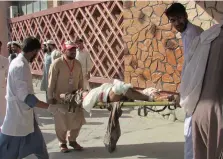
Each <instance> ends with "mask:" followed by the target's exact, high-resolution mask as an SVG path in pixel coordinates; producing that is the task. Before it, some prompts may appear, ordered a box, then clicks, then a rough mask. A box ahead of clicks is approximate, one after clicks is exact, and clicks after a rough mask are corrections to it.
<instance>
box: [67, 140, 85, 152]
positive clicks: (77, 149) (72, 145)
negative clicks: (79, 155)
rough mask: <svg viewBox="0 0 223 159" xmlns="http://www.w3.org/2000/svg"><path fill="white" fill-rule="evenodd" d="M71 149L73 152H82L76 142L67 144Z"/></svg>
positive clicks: (81, 148)
mask: <svg viewBox="0 0 223 159" xmlns="http://www.w3.org/2000/svg"><path fill="white" fill-rule="evenodd" d="M69 145H70V146H71V147H73V149H74V150H76V151H82V150H83V149H84V148H83V147H82V146H80V145H79V144H78V143H77V142H76V141H74V142H70V144H69Z"/></svg>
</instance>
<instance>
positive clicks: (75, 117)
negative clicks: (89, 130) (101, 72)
mask: <svg viewBox="0 0 223 159" xmlns="http://www.w3.org/2000/svg"><path fill="white" fill-rule="evenodd" d="M73 61H74V67H73V71H72V73H71V74H70V69H69V68H68V66H67V64H66V61H65V59H64V57H60V58H58V59H56V60H55V61H54V62H53V63H52V65H51V68H50V71H49V85H48V98H49V99H52V98H56V99H57V100H58V101H59V100H60V99H59V96H60V94H64V93H71V92H73V91H74V90H77V89H81V88H83V75H82V70H81V64H80V62H78V61H77V60H73ZM73 61H67V62H68V64H69V66H72V64H73ZM71 76H72V78H71ZM71 79H72V80H71ZM70 81H72V82H70ZM57 105H60V106H61V105H62V106H64V108H65V109H62V108H59V109H58V111H57V112H56V113H55V114H54V120H55V129H56V135H57V138H58V140H59V141H60V143H61V144H66V135H68V140H69V142H73V141H76V138H77V136H78V134H79V131H80V129H81V127H82V125H83V124H85V123H86V121H85V118H84V113H83V108H77V109H76V110H75V112H74V113H71V112H68V109H67V107H68V106H67V105H65V104H59V103H58V104H57ZM55 107H56V106H55ZM67 133H68V134H67Z"/></svg>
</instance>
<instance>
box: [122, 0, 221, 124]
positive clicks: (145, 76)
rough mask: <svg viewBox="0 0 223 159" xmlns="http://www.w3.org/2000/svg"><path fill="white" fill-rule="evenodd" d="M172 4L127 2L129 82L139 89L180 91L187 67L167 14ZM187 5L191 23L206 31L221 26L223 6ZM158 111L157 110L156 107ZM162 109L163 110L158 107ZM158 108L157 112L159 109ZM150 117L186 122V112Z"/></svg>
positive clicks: (127, 76)
mask: <svg viewBox="0 0 223 159" xmlns="http://www.w3.org/2000/svg"><path fill="white" fill-rule="evenodd" d="M172 3H173V2H171V1H165V2H164V1H125V2H124V8H125V9H124V12H123V14H124V21H123V25H124V37H123V39H124V41H125V42H126V48H128V49H126V50H128V51H126V54H125V74H124V75H125V82H130V83H132V84H133V85H134V86H135V87H138V88H145V87H156V88H158V89H163V90H168V91H177V89H178V88H179V85H180V74H181V70H182V63H183V49H182V41H181V36H180V34H179V33H177V31H176V30H175V29H174V28H172V26H171V24H170V23H169V22H168V19H167V17H166V16H165V14H164V11H165V10H166V8H167V7H168V6H170V5H171V4H172ZM180 3H182V4H183V5H185V7H186V9H187V13H188V18H189V20H190V21H191V22H192V23H194V24H196V25H198V26H201V27H202V28H203V29H204V30H206V29H208V28H210V26H212V25H214V24H216V23H219V21H220V19H221V18H222V16H223V2H220V1H218V2H213V1H199V2H193V1H190V2H188V1H185V2H182V1H180ZM153 108H154V109H156V108H155V107H153ZM158 108H159V109H160V107H158ZM158 108H157V109H158ZM148 115H149V116H150V117H159V118H164V119H168V120H171V121H175V120H180V121H184V117H185V112H184V110H183V109H177V110H175V111H170V110H165V111H163V112H161V113H152V112H149V113H148Z"/></svg>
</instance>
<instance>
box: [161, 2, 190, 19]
mask: <svg viewBox="0 0 223 159" xmlns="http://www.w3.org/2000/svg"><path fill="white" fill-rule="evenodd" d="M165 14H166V16H167V17H171V16H177V15H186V14H187V12H186V8H185V7H184V6H183V5H182V4H181V3H173V4H172V5H171V6H170V7H169V8H168V9H167V10H166V11H165Z"/></svg>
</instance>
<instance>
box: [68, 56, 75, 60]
mask: <svg viewBox="0 0 223 159" xmlns="http://www.w3.org/2000/svg"><path fill="white" fill-rule="evenodd" d="M67 58H68V59H69V60H74V59H75V57H72V56H67Z"/></svg>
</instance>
